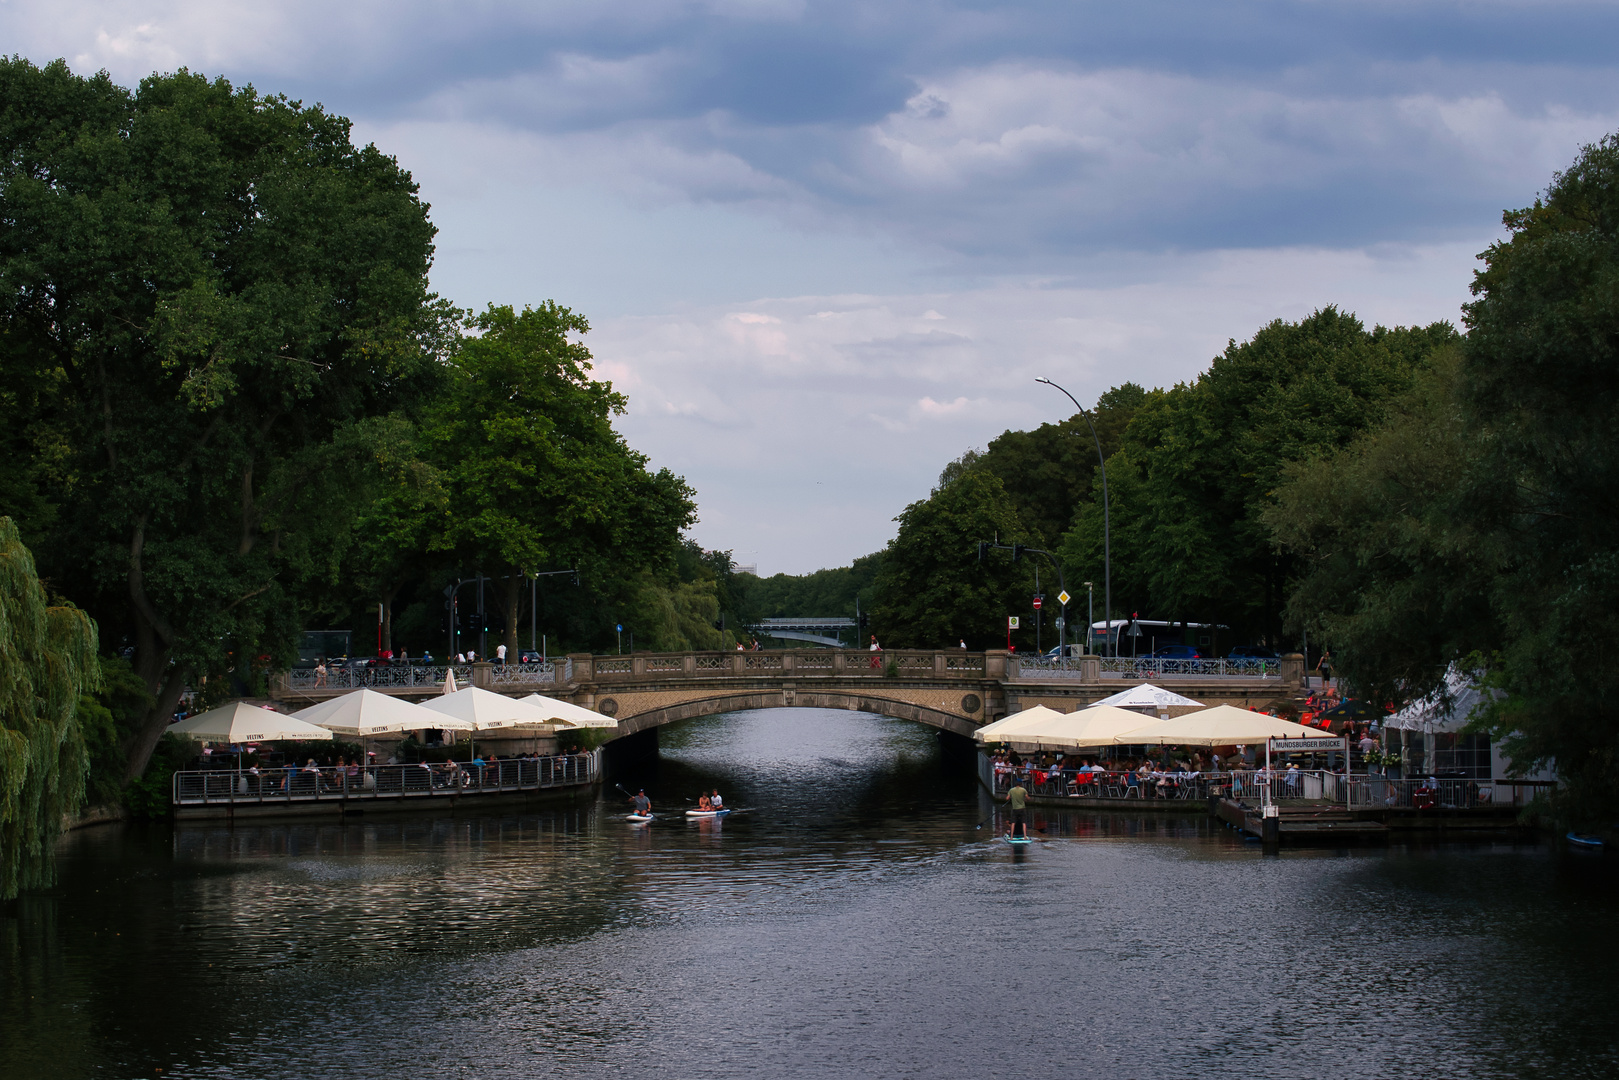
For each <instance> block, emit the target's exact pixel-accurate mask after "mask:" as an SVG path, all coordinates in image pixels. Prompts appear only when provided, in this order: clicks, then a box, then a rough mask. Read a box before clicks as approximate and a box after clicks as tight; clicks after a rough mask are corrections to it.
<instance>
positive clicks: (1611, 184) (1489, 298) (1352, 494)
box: [1272, 136, 1619, 822]
mask: <svg viewBox="0 0 1619 1080" xmlns="http://www.w3.org/2000/svg"><path fill="white" fill-rule="evenodd" d="M1504 220H1505V224H1506V226H1507V229H1508V231H1509V233H1510V235H1509V237H1508V238H1507V239H1506V240H1503V241H1501V242H1499V243H1497V244H1494V245H1492V246H1491V247H1490V248H1489V250H1488V251H1486V252H1485V253H1484V255H1483V257H1482V258H1483V261H1484V268H1483V269H1482V270H1480V271H1479V272H1478V273H1477V275H1476V276H1475V279H1474V282H1473V294H1474V297H1475V299H1474V300H1473V301H1472V302H1471V303H1469V304H1468V305H1467V306H1466V307H1465V309H1464V319H1463V321H1464V324H1465V326H1466V329H1467V337H1466V339H1465V341H1464V342H1463V344H1462V346H1461V349H1460V352H1459V356H1458V357H1457V358H1455V359H1454V360H1452V361H1447V362H1446V363H1445V364H1444V365H1441V366H1438V367H1437V368H1436V372H1435V377H1434V378H1432V379H1431V380H1428V381H1427V382H1425V383H1424V384H1422V385H1420V386H1419V387H1418V389H1417V391H1416V393H1414V394H1413V395H1412V397H1411V399H1410V400H1409V401H1408V402H1407V404H1406V405H1405V406H1404V407H1403V408H1402V409H1401V410H1400V411H1399V412H1398V413H1397V415H1396V416H1395V418H1394V419H1393V422H1392V423H1390V424H1389V425H1388V426H1387V427H1385V428H1384V429H1382V430H1380V431H1377V432H1376V433H1373V434H1370V435H1368V436H1366V437H1365V438H1364V439H1362V440H1361V441H1360V442H1359V443H1357V444H1356V445H1354V446H1351V447H1349V448H1347V449H1346V450H1344V451H1342V452H1341V453H1339V454H1338V455H1336V456H1335V457H1333V458H1331V459H1330V460H1328V461H1326V462H1323V463H1322V464H1320V465H1317V466H1312V467H1309V468H1304V469H1300V470H1298V471H1296V472H1295V473H1294V475H1293V476H1292V477H1291V479H1290V481H1289V483H1288V484H1287V486H1286V487H1285V488H1284V490H1283V492H1282V495H1281V499H1280V504H1279V505H1280V508H1281V509H1279V510H1278V512H1277V513H1276V514H1275V515H1274V516H1273V519H1272V523H1273V526H1274V527H1275V529H1276V532H1277V535H1278V537H1279V538H1280V539H1282V540H1283V541H1284V542H1285V543H1287V544H1289V545H1290V546H1291V547H1293V548H1295V549H1296V550H1298V551H1300V552H1301V553H1302V554H1303V556H1304V557H1305V558H1306V559H1307V560H1308V562H1307V565H1308V567H1309V572H1308V573H1306V574H1305V575H1303V576H1302V578H1301V580H1300V584H1299V588H1298V590H1297V591H1296V592H1295V594H1294V596H1293V598H1292V601H1291V605H1292V610H1293V613H1294V617H1295V618H1296V619H1299V620H1305V619H1309V618H1311V616H1312V615H1313V614H1314V613H1316V612H1319V613H1320V615H1319V618H1320V620H1321V622H1322V623H1323V625H1324V626H1325V627H1326V628H1327V630H1328V632H1329V633H1332V634H1333V635H1334V636H1335V640H1337V639H1338V636H1339V635H1341V637H1342V640H1343V641H1344V642H1345V644H1346V647H1345V648H1344V650H1343V654H1342V660H1341V664H1342V665H1343V668H1344V670H1345V672H1346V674H1350V675H1351V676H1352V677H1353V678H1354V679H1355V680H1356V681H1357V683H1359V684H1361V685H1364V686H1367V687H1371V688H1376V689H1377V690H1378V691H1379V692H1384V691H1386V692H1388V693H1389V694H1390V696H1391V697H1393V698H1394V699H1395V700H1405V699H1409V698H1411V697H1415V696H1418V695H1420V694H1423V693H1427V692H1429V691H1432V690H1434V689H1436V688H1437V687H1438V686H1439V685H1440V679H1441V675H1442V673H1443V672H1444V670H1445V669H1446V667H1447V666H1448V665H1450V664H1453V663H1457V662H1462V663H1465V664H1466V665H1468V666H1469V667H1475V668H1476V667H1477V666H1479V665H1486V666H1487V678H1488V679H1489V680H1490V682H1491V683H1492V685H1494V686H1495V687H1497V688H1499V689H1501V690H1502V691H1504V696H1503V697H1502V698H1501V699H1500V700H1499V701H1498V702H1497V703H1496V704H1495V705H1494V706H1493V707H1492V708H1491V709H1490V710H1489V712H1488V713H1487V715H1485V716H1483V717H1480V718H1479V720H1480V722H1482V723H1484V724H1486V725H1487V726H1488V727H1489V728H1490V729H1492V730H1493V732H1494V733H1495V735H1496V736H1497V737H1498V738H1500V739H1502V740H1503V741H1504V748H1505V750H1506V751H1507V753H1508V754H1509V755H1510V756H1511V757H1512V759H1513V761H1514V763H1515V764H1516V765H1518V766H1520V767H1526V768H1527V767H1533V766H1535V765H1537V764H1545V763H1549V762H1555V764H1556V767H1557V770H1558V773H1559V775H1560V777H1561V778H1562V780H1563V781H1564V783H1563V785H1562V786H1561V787H1560V788H1559V791H1558V794H1557V800H1558V803H1559V805H1560V808H1561V810H1562V812H1563V813H1564V814H1565V815H1566V816H1567V817H1569V818H1571V819H1577V820H1582V821H1587V822H1590V821H1600V822H1606V821H1609V820H1611V817H1610V815H1611V811H1612V809H1613V806H1614V801H1615V800H1614V798H1613V796H1612V795H1611V791H1612V777H1613V774H1614V770H1615V768H1616V766H1619V706H1616V705H1615V704H1614V703H1613V701H1612V697H1611V694H1610V693H1609V690H1610V688H1611V686H1612V685H1613V683H1614V681H1615V679H1616V677H1619V648H1616V646H1619V305H1615V303H1614V297H1615V296H1619V139H1616V138H1615V137H1613V136H1609V137H1608V138H1606V139H1604V140H1603V141H1602V142H1600V143H1598V144H1596V145H1593V146H1588V147H1586V148H1584V150H1583V151H1582V152H1581V154H1580V156H1579V158H1578V160H1576V162H1575V163H1574V165H1573V166H1572V167H1571V168H1570V169H1569V170H1568V171H1566V172H1563V173H1560V174H1558V175H1557V176H1556V178H1555V180H1554V182H1553V184H1552V185H1551V187H1550V188H1549V189H1548V190H1547V192H1546V194H1545V196H1544V197H1543V198H1542V199H1540V200H1537V201H1536V203H1535V204H1534V205H1533V206H1531V207H1528V208H1526V209H1523V210H1517V211H1511V212H1508V213H1507V214H1506V215H1505V218H1504ZM1287 510H1291V513H1287V512H1285V511H1287Z"/></svg>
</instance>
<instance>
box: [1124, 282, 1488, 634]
mask: <svg viewBox="0 0 1619 1080" xmlns="http://www.w3.org/2000/svg"><path fill="white" fill-rule="evenodd" d="M1455 340H1456V332H1455V329H1454V328H1453V327H1451V326H1450V325H1449V324H1447V323H1435V324H1433V325H1431V326H1428V327H1423V328H1409V329H1407V328H1398V327H1397V328H1395V329H1392V330H1390V329H1386V328H1384V327H1376V328H1374V329H1372V330H1370V331H1367V330H1366V329H1365V328H1364V327H1363V326H1362V325H1361V323H1360V321H1359V320H1358V319H1356V318H1355V317H1354V316H1353V315H1350V314H1346V313H1343V312H1340V311H1338V310H1337V309H1336V308H1333V307H1327V308H1323V309H1321V310H1320V311H1317V312H1316V313H1314V314H1313V315H1311V316H1310V317H1309V318H1306V319H1303V320H1301V321H1299V322H1297V323H1287V322H1283V321H1281V320H1277V321H1275V322H1273V323H1271V324H1270V325H1269V326H1266V327H1264V328H1263V329H1261V330H1260V331H1259V332H1258V333H1257V334H1255V335H1254V336H1253V338H1252V339H1251V340H1249V341H1247V342H1245V343H1243V344H1240V345H1239V344H1237V343H1236V342H1232V343H1231V344H1230V345H1229V346H1228V347H1227V348H1226V350H1225V352H1224V353H1223V354H1222V355H1221V356H1218V357H1216V358H1215V360H1214V362H1213V363H1212V364H1210V366H1209V369H1208V370H1207V371H1206V372H1204V373H1203V374H1202V375H1200V376H1199V377H1198V378H1197V380H1196V381H1194V382H1192V383H1190V384H1182V385H1179V386H1176V387H1175V388H1173V389H1172V390H1170V391H1168V392H1166V393H1163V394H1159V395H1155V396H1152V397H1150V398H1149V399H1148V400H1147V401H1146V402H1144V403H1143V404H1142V405H1141V407H1140V408H1139V409H1138V410H1137V412H1136V413H1135V415H1134V417H1133V418H1132V419H1131V421H1130V426H1129V429H1128V430H1127V432H1126V434H1125V444H1126V446H1127V448H1128V449H1129V454H1130V458H1131V460H1132V461H1133V462H1135V463H1136V465H1137V466H1138V467H1139V468H1140V470H1141V475H1142V478H1143V485H1144V490H1143V501H1144V504H1145V508H1146V515H1147V516H1146V519H1145V520H1144V521H1143V523H1142V525H1143V529H1142V536H1141V542H1142V544H1143V548H1142V549H1141V550H1140V551H1138V552H1134V553H1131V555H1130V556H1127V557H1134V558H1137V559H1139V560H1140V561H1141V563H1142V565H1143V566H1144V567H1145V569H1146V574H1147V579H1148V586H1149V591H1150V602H1151V604H1152V605H1153V607H1154V608H1155V609H1156V611H1157V612H1158V613H1159V614H1161V615H1162V616H1163V617H1167V618H1181V619H1193V618H1195V619H1198V620H1200V621H1210V622H1222V623H1226V624H1228V625H1231V626H1232V628H1233V630H1234V631H1235V632H1236V634H1237V635H1238V637H1239V638H1241V639H1251V638H1257V637H1261V636H1264V637H1268V638H1270V639H1271V640H1272V641H1273V642H1275V641H1276V640H1277V638H1278V637H1279V634H1280V625H1279V619H1278V616H1279V613H1280V610H1281V607H1282V602H1283V596H1284V593H1285V590H1286V584H1287V580H1288V578H1289V575H1290V573H1291V566H1290V564H1289V562H1288V561H1287V560H1286V559H1285V558H1279V557H1278V554H1277V552H1276V549H1275V545H1274V543H1273V542H1272V538H1271V533H1270V529H1269V527H1268V526H1267V525H1266V524H1265V522H1264V520H1263V514H1264V511H1265V509H1266V508H1267V507H1269V506H1270V505H1271V504H1272V503H1273V501H1274V499H1275V492H1276V489H1277V486H1278V485H1279V483H1280V482H1281V478H1282V474H1283V470H1284V469H1285V468H1286V467H1287V466H1288V464H1289V463H1292V462H1298V461H1305V460H1309V459H1311V458H1316V457H1322V456H1325V455H1328V454H1331V453H1333V452H1334V451H1336V450H1339V449H1341V448H1343V447H1345V446H1347V445H1349V443H1351V442H1352V441H1353V440H1354V439H1355V438H1356V437H1358V436H1359V435H1361V434H1362V433H1364V432H1366V431H1370V430H1372V429H1374V428H1376V427H1378V426H1380V425H1381V424H1382V423H1383V422H1384V421H1385V419H1386V418H1387V417H1388V415H1389V410H1390V408H1391V406H1392V405H1393V403H1394V402H1395V401H1397V400H1398V399H1399V398H1400V397H1401V396H1402V395H1404V394H1406V393H1407V392H1409V390H1410V389H1411V387H1412V385H1413V383H1414V381H1415V380H1416V378H1417V377H1418V375H1419V374H1420V372H1421V371H1423V370H1424V369H1425V368H1426V366H1427V364H1428V361H1429V358H1430V357H1431V356H1432V354H1433V353H1434V351H1435V350H1437V349H1439V348H1442V347H1444V346H1446V345H1448V344H1452V343H1454V342H1455Z"/></svg>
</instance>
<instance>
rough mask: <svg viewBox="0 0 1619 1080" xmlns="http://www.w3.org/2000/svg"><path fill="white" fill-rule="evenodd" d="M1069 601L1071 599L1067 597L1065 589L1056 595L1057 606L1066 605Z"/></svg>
mask: <svg viewBox="0 0 1619 1080" xmlns="http://www.w3.org/2000/svg"><path fill="white" fill-rule="evenodd" d="M1071 599H1072V597H1070V596H1069V595H1068V590H1067V589H1064V590H1063V591H1062V592H1060V593H1058V594H1057V603H1059V604H1066V603H1068V601H1069V600H1071Z"/></svg>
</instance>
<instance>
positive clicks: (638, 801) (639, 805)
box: [620, 788, 725, 817]
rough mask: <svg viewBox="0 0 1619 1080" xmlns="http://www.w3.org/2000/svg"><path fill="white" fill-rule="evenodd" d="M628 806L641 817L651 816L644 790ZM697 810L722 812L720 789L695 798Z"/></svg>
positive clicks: (650, 805) (650, 801) (631, 799)
mask: <svg viewBox="0 0 1619 1080" xmlns="http://www.w3.org/2000/svg"><path fill="white" fill-rule="evenodd" d="M620 790H623V789H620ZM630 805H631V806H633V807H634V808H635V812H636V813H637V814H639V815H640V816H641V817H649V816H651V814H652V800H651V799H649V798H647V794H646V788H641V789H640V790H639V791H637V792H636V793H635V794H634V795H631V796H630ZM697 809H698V810H699V811H701V812H702V813H718V812H719V811H721V810H724V809H725V800H724V799H723V798H721V797H720V789H719V788H714V789H713V791H712V792H711V793H710V792H705V793H702V794H699V795H698V796H697Z"/></svg>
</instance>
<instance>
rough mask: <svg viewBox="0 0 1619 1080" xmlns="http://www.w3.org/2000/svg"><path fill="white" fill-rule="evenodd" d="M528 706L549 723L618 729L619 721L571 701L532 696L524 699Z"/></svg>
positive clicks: (539, 695) (538, 695)
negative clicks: (540, 713) (534, 708)
mask: <svg viewBox="0 0 1619 1080" xmlns="http://www.w3.org/2000/svg"><path fill="white" fill-rule="evenodd" d="M523 701H524V702H525V703H527V704H530V705H533V706H535V707H536V708H538V709H539V710H541V711H542V712H544V713H545V715H546V716H549V717H550V718H551V719H550V720H549V721H548V722H549V723H554V724H571V725H572V726H574V727H594V728H616V727H618V721H617V720H614V719H613V718H612V717H611V716H603V715H602V714H601V713H599V712H595V711H593V710H591V709H587V708H585V707H584V706H583V705H575V704H573V703H572V702H571V701H559V700H557V699H556V698H549V697H546V696H545V695H544V694H530V695H529V696H528V697H526V698H523Z"/></svg>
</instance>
